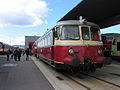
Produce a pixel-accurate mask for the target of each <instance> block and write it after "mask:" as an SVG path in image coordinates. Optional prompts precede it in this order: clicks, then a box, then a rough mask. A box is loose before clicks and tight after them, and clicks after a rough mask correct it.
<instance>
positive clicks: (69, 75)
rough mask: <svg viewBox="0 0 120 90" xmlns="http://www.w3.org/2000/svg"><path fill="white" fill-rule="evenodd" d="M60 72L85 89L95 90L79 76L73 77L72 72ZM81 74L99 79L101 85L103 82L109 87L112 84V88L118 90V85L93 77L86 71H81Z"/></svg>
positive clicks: (119, 88)
mask: <svg viewBox="0 0 120 90" xmlns="http://www.w3.org/2000/svg"><path fill="white" fill-rule="evenodd" d="M62 74H63V75H64V76H66V77H67V78H69V79H71V80H72V81H74V82H75V83H77V84H79V85H81V86H82V87H84V88H86V89H87V90H96V89H94V88H93V87H92V86H90V85H88V84H86V83H84V82H82V81H81V79H80V78H77V77H73V76H72V74H70V73H69V74H68V73H62ZM81 74H82V75H84V76H88V77H90V78H93V79H95V80H97V81H99V82H100V83H101V82H102V84H103V85H104V83H105V84H107V86H106V87H107V88H111V87H110V86H111V85H112V86H114V88H117V89H113V90H120V85H117V84H115V83H112V82H109V81H106V80H103V79H101V78H98V77H95V76H92V75H89V74H87V73H81ZM84 79H85V78H84ZM95 80H93V81H95ZM96 83H97V82H96Z"/></svg>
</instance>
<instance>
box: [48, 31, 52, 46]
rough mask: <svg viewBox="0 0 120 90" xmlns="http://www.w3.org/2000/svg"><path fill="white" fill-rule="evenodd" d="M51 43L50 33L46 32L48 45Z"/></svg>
mask: <svg viewBox="0 0 120 90" xmlns="http://www.w3.org/2000/svg"><path fill="white" fill-rule="evenodd" d="M50 44H51V33H49V34H48V45H50Z"/></svg>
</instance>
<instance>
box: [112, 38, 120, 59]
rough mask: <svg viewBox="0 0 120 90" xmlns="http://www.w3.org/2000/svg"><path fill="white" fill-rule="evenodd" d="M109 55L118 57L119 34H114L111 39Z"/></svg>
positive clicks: (119, 48) (119, 54) (119, 52)
mask: <svg viewBox="0 0 120 90" xmlns="http://www.w3.org/2000/svg"><path fill="white" fill-rule="evenodd" d="M111 55H112V56H114V57H118V56H119V57H120V36H116V37H115V38H114V39H113V44H112V52H111Z"/></svg>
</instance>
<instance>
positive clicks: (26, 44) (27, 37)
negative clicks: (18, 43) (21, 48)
mask: <svg viewBox="0 0 120 90" xmlns="http://www.w3.org/2000/svg"><path fill="white" fill-rule="evenodd" d="M38 38H40V36H25V49H27V48H28V45H29V42H35V41H36V40H37V39H38Z"/></svg>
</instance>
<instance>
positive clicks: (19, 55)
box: [18, 49, 22, 61]
mask: <svg viewBox="0 0 120 90" xmlns="http://www.w3.org/2000/svg"><path fill="white" fill-rule="evenodd" d="M21 52H22V51H21V50H20V49H19V50H18V61H20V57H21Z"/></svg>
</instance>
